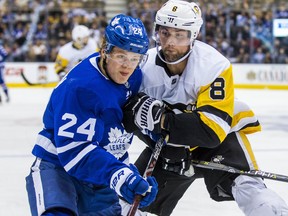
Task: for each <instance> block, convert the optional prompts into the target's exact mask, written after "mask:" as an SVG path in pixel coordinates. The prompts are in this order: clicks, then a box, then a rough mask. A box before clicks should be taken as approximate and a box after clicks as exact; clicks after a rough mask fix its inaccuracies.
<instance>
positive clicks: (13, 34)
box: [0, 0, 288, 64]
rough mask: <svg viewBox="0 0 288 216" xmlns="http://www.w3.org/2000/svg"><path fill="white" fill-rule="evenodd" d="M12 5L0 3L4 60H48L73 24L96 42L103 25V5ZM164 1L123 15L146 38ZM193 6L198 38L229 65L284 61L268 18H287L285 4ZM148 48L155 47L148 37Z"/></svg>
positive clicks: (137, 3) (282, 45) (148, 1)
mask: <svg viewBox="0 0 288 216" xmlns="http://www.w3.org/2000/svg"><path fill="white" fill-rule="evenodd" d="M11 2H13V1H11V0H10V1H9V4H7V1H0V18H1V23H0V43H1V44H3V46H5V47H6V48H8V49H9V51H10V55H9V58H8V61H15V62H19V61H20V62H22V61H26V62H27V61H49V62H53V61H54V60H55V58H56V55H57V52H58V50H59V48H60V47H61V46H62V45H64V44H65V43H67V42H69V41H71V30H72V28H73V27H74V26H75V25H77V24H84V25H86V26H88V27H89V28H90V30H91V37H93V38H94V39H95V40H96V42H97V43H98V44H100V43H101V36H102V35H103V30H104V28H105V27H106V25H107V21H108V20H107V16H106V13H105V11H104V6H102V7H95V8H94V9H93V8H89V9H87V8H81V7H79V5H74V6H75V7H72V6H71V8H69V7H67V5H66V7H65V4H63V2H65V1H40V0H39V1H28V0H26V1H25V0H22V1H14V4H11ZM19 2H20V3H19ZM95 2H96V1H95ZM98 2H102V3H103V2H104V3H105V1H98ZM163 2H165V1H163V0H128V1H127V3H128V4H127V11H123V12H124V13H126V14H128V15H131V16H133V17H139V18H141V20H142V21H143V22H144V24H145V26H146V28H147V31H148V33H149V35H150V36H151V35H152V31H153V20H154V17H155V13H156V11H157V9H158V8H159V7H160V5H162V4H163ZM195 2H197V3H198V4H199V5H200V7H201V9H202V13H203V19H204V25H203V27H202V30H201V34H200V35H199V38H198V39H199V40H202V41H204V42H206V43H208V44H210V45H212V46H213V47H215V48H216V49H217V50H219V51H220V52H221V53H223V54H224V55H225V56H226V57H227V58H229V59H230V60H231V62H233V63H282V64H283V63H288V37H274V36H273V33H272V32H273V30H272V28H273V18H287V19H288V9H287V8H288V2H287V1H283V2H281V3H279V4H277V5H276V4H270V5H269V4H264V3H263V6H262V7H260V8H258V9H257V10H256V9H253V10H252V9H251V6H250V5H249V4H248V3H247V1H240V2H241V5H240V8H239V7H238V8H235V7H234V5H233V2H234V1H219V2H217V1H216V2H217V3H212V1H205V0H199V1H195ZM223 2H226V4H224V3H223ZM227 2H228V3H227ZM229 2H232V3H231V4H229ZM278 2H279V1H278ZM21 3H22V5H19V4H21ZM1 4H2V5H1ZM17 4H18V5H17ZM9 5H10V6H9ZM11 5H13V6H14V7H13V6H11ZM77 6H78V7H77ZM150 46H151V47H153V46H154V42H153V40H152V39H151V44H150Z"/></svg>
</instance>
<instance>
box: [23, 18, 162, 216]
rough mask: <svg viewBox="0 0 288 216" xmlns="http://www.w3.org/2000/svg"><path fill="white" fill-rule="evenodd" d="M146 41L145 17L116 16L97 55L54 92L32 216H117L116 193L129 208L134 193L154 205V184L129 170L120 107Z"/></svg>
mask: <svg viewBox="0 0 288 216" xmlns="http://www.w3.org/2000/svg"><path fill="white" fill-rule="evenodd" d="M148 43H149V40H148V36H147V33H146V30H145V28H144V25H143V23H142V22H141V20H140V19H135V18H132V17H129V16H125V15H122V14H120V15H117V16H115V17H114V18H112V20H111V22H110V24H109V25H108V26H107V28H106V32H105V36H104V40H103V43H102V45H101V48H100V52H99V53H94V54H92V55H90V56H89V57H87V58H85V59H84V60H83V61H81V62H80V63H79V64H78V65H77V66H75V67H74V68H73V69H72V70H71V71H70V72H69V73H68V74H67V76H65V77H64V78H63V79H62V80H61V82H60V83H59V84H58V86H57V87H56V88H55V89H54V91H53V92H52V95H51V97H50V100H49V102H48V105H47V107H46V110H45V112H44V116H43V123H44V129H43V130H42V131H41V132H40V133H39V134H38V137H37V142H36V144H35V146H34V148H33V151H32V153H33V155H34V156H35V157H36V160H35V162H34V163H33V165H32V167H31V172H30V174H29V175H28V176H27V177H26V183H27V184H26V189H27V192H28V197H29V204H30V208H31V213H32V216H36V215H37V216H38V215H42V216H48V215H49V216H51V215H55V216H60V215H61V216H64V215H65V216H68V215H69V216H72V215H79V216H81V215H91V216H92V215H109V216H114V215H117V216H118V215H119V216H120V215H121V206H120V204H119V198H118V195H119V196H121V197H123V198H125V199H126V200H128V201H129V202H130V203H132V201H133V199H134V196H135V195H136V194H145V196H144V198H143V200H142V202H141V206H146V205H149V204H150V203H151V202H152V201H153V200H154V199H155V197H156V194H157V183H156V181H155V179H154V178H153V177H149V178H147V179H144V178H142V177H141V176H140V175H139V173H138V171H137V169H136V167H135V166H133V165H129V155H128V152H127V150H128V148H129V147H130V144H131V141H132V137H133V134H129V133H126V132H125V130H124V128H123V126H122V123H121V121H122V117H123V113H122V109H121V107H122V106H123V105H124V104H125V103H126V102H127V100H128V99H129V98H130V97H131V96H133V95H135V94H137V92H138V90H139V87H140V84H141V80H142V72H141V69H140V68H139V66H138V64H139V63H140V61H141V60H142V58H143V57H144V56H145V53H146V52H147V50H148Z"/></svg>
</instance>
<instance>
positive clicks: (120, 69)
mask: <svg viewBox="0 0 288 216" xmlns="http://www.w3.org/2000/svg"><path fill="white" fill-rule="evenodd" d="M106 57H107V58H106V63H107V73H108V74H109V76H110V77H111V78H112V79H113V81H114V82H116V83H118V84H124V83H126V82H127V80H128V79H129V77H130V76H131V75H132V73H133V72H134V70H135V68H136V67H137V66H138V64H139V62H140V61H141V59H142V55H141V54H137V53H134V52H128V51H126V50H123V49H120V48H118V47H114V48H113V50H112V52H111V53H109V54H106Z"/></svg>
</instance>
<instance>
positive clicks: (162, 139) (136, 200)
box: [127, 135, 168, 216]
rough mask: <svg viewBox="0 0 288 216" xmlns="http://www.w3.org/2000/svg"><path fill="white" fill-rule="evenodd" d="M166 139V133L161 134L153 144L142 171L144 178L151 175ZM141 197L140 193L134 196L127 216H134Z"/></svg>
mask: <svg viewBox="0 0 288 216" xmlns="http://www.w3.org/2000/svg"><path fill="white" fill-rule="evenodd" d="M167 140H168V135H166V136H161V137H160V138H159V139H158V140H157V142H156V144H155V148H154V150H153V152H152V154H151V156H150V159H149V162H148V164H147V167H146V169H145V171H144V174H143V177H144V178H146V177H148V176H151V175H152V172H153V170H154V168H155V165H156V162H157V160H158V157H159V154H160V152H161V149H162V147H163V146H164V145H165V144H166V142H167ZM141 199H142V195H140V194H138V195H136V196H135V198H134V201H133V203H132V206H131V207H130V210H129V212H128V215H127V216H134V215H135V213H136V211H137V209H138V206H139V204H140V201H141Z"/></svg>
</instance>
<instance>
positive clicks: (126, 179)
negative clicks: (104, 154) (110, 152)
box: [110, 168, 158, 208]
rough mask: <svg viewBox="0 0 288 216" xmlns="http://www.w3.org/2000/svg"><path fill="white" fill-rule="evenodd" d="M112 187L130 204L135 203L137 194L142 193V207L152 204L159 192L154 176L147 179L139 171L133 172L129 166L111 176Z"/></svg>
mask: <svg viewBox="0 0 288 216" xmlns="http://www.w3.org/2000/svg"><path fill="white" fill-rule="evenodd" d="M136 170H137V168H136ZM110 187H111V188H112V189H114V190H115V191H116V193H117V194H118V195H120V196H121V197H123V198H124V199H125V200H126V201H127V202H128V203H130V204H132V203H133V200H134V198H135V195H137V194H140V195H142V196H143V198H142V200H141V202H140V205H139V206H140V208H142V207H145V206H148V205H150V204H151V203H152V202H153V201H154V200H155V198H156V195H157V192H158V184H157V182H156V180H155V178H154V177H148V178H147V180H145V179H144V178H143V177H141V176H140V175H139V173H138V171H136V172H133V171H132V170H131V169H129V168H122V169H120V170H117V171H116V172H115V173H114V174H113V175H112V177H111V180H110Z"/></svg>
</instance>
